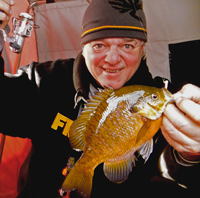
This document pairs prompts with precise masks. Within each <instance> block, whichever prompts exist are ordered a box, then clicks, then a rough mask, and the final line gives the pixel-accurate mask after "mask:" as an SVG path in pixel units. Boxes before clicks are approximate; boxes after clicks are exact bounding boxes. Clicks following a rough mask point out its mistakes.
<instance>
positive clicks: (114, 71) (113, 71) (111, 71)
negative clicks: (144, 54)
mask: <svg viewBox="0 0 200 198" xmlns="http://www.w3.org/2000/svg"><path fill="white" fill-rule="evenodd" d="M106 71H107V72H109V73H116V72H119V71H120V69H117V70H110V69H106Z"/></svg>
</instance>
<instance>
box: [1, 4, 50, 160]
mask: <svg viewBox="0 0 200 198" xmlns="http://www.w3.org/2000/svg"><path fill="white" fill-rule="evenodd" d="M44 2H46V1H41V2H39V3H44ZM36 3H38V2H33V3H32V4H31V5H30V6H28V8H27V10H26V12H22V13H20V14H19V18H13V21H12V22H13V23H12V25H13V30H12V32H13V36H12V37H10V36H9V35H8V34H7V33H6V32H5V30H4V29H1V28H0V32H2V34H3V37H4V41H5V42H8V44H9V48H10V50H11V51H12V52H14V53H17V54H19V58H18V64H17V68H16V71H17V70H18V68H19V64H20V60H21V52H22V48H23V45H24V40H25V38H27V37H30V36H31V32H32V30H33V28H36V27H37V28H39V27H38V26H37V25H35V24H34V22H33V17H32V16H31V15H30V14H29V11H30V9H31V8H32V7H33V6H34V5H35V4H36ZM0 12H3V11H2V10H0ZM0 24H2V21H0ZM15 73H16V72H15ZM5 140H6V135H4V134H2V139H1V142H0V164H1V161H2V156H3V150H4V146H5Z"/></svg>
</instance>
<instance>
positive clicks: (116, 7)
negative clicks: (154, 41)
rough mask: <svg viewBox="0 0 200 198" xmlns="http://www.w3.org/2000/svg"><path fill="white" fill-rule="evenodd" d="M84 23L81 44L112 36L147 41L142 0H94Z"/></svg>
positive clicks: (84, 18)
mask: <svg viewBox="0 0 200 198" xmlns="http://www.w3.org/2000/svg"><path fill="white" fill-rule="evenodd" d="M82 24H83V26H82V35H81V44H84V43H87V42H90V41H93V40H96V39H103V38H110V37H124V38H125V37H126V38H137V39H141V40H143V41H145V42H146V41H147V30H146V19H145V15H144V12H143V9H142V0H92V2H91V3H90V5H89V6H88V8H87V10H86V12H85V15H84V17H83V23H82Z"/></svg>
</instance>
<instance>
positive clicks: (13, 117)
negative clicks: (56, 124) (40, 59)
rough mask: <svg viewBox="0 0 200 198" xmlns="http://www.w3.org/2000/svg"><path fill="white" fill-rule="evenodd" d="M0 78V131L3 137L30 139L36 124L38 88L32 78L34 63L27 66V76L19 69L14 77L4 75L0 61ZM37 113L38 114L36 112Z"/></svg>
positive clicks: (1, 60) (0, 60) (0, 61)
mask: <svg viewBox="0 0 200 198" xmlns="http://www.w3.org/2000/svg"><path fill="white" fill-rule="evenodd" d="M0 63H1V64H0V67H1V76H0V87H1V88H0V91H1V111H0V112H1V120H0V123H1V124H0V126H1V131H0V133H3V134H5V135H10V136H17V137H23V138H25V137H28V138H32V135H33V134H34V131H35V128H36V127H37V126H36V123H38V122H37V119H38V118H37V116H35V115H36V113H37V111H38V110H37V100H38V99H37V96H38V88H37V86H36V83H35V80H34V78H33V76H32V77H31V76H29V75H32V74H33V71H31V70H33V69H34V67H33V65H34V63H31V65H29V66H27V68H29V74H28V73H26V72H25V71H23V70H22V69H19V71H18V73H17V74H15V75H11V74H7V73H4V67H3V66H4V64H3V59H2V58H1V59H0ZM38 113H39V112H38Z"/></svg>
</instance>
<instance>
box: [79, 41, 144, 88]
mask: <svg viewBox="0 0 200 198" xmlns="http://www.w3.org/2000/svg"><path fill="white" fill-rule="evenodd" d="M142 51H143V41H141V40H138V39H130V38H106V39H101V40H95V41H92V42H89V43H87V44H86V45H85V46H84V48H83V56H84V57H85V61H86V65H87V68H88V70H89V71H90V73H91V74H92V76H93V77H94V78H95V79H96V81H97V82H98V83H99V84H100V85H101V86H106V87H110V86H111V87H112V88H114V89H119V88H121V87H122V86H123V85H124V84H125V83H126V82H127V81H128V80H129V79H130V78H131V77H132V76H133V75H134V74H135V72H136V71H137V69H138V67H139V65H140V61H141V57H142Z"/></svg>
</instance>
